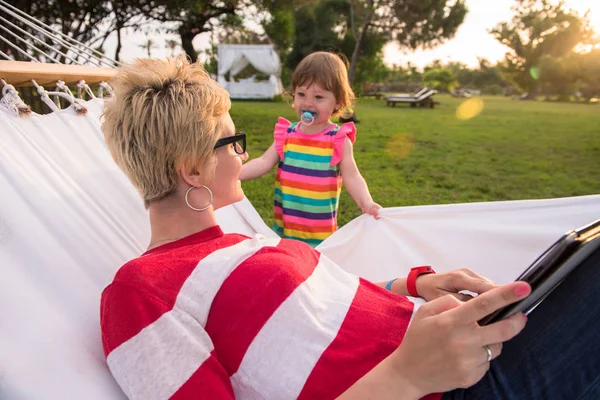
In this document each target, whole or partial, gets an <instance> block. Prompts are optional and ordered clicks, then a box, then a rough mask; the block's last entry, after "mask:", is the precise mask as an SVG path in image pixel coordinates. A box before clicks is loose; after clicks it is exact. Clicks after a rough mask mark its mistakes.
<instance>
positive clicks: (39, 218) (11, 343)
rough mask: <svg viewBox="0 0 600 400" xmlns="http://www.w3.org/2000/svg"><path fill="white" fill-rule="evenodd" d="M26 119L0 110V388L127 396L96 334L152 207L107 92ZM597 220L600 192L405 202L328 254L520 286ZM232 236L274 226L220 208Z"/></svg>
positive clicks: (397, 270)
mask: <svg viewBox="0 0 600 400" xmlns="http://www.w3.org/2000/svg"><path fill="white" fill-rule="evenodd" d="M84 103H85V107H86V108H87V109H88V113H87V115H78V114H77V113H76V112H75V111H74V110H73V108H72V107H70V108H68V109H65V110H62V111H59V112H56V113H53V114H50V115H43V116H42V115H36V114H33V115H30V116H29V117H18V116H16V115H15V113H14V112H10V111H7V110H5V109H3V108H2V107H1V106H0V127H1V128H0V190H1V196H0V354H2V357H0V393H1V397H2V398H7V399H36V400H38V399H39V400H45V399H89V400H95V399H98V400H101V399H102V400H103V399H120V398H124V395H123V394H122V392H121V391H120V389H119V388H118V386H117V385H116V383H115V382H114V380H113V379H112V377H111V375H110V372H109V371H108V369H107V367H106V363H105V360H104V356H103V353H102V347H101V342H100V332H99V321H98V319H99V315H98V314H99V299H100V293H101V291H102V289H103V288H104V287H105V286H106V285H107V284H108V283H109V282H110V280H111V279H112V276H113V274H114V273H115V271H116V270H117V269H118V268H119V266H120V265H122V264H123V263H124V262H125V261H127V260H128V259H130V258H132V257H135V256H137V255H139V254H140V253H141V252H142V251H143V250H144V248H145V246H146V245H147V243H148V235H149V227H148V220H147V214H146V211H145V210H144V208H143V206H142V202H141V200H140V199H139V196H138V194H137V193H136V191H135V189H134V188H133V187H132V186H131V184H130V183H129V181H128V180H127V179H126V177H125V176H124V175H123V174H122V173H121V171H120V170H119V169H118V168H117V167H116V166H115V164H114V163H113V161H112V159H111V157H110V154H109V153H108V151H107V149H106V147H105V146H104V143H103V139H102V135H101V132H100V125H99V120H98V118H99V115H100V107H101V104H102V100H100V99H96V100H92V101H88V102H84ZM599 217H600V196H598V195H595V196H584V197H577V198H566V199H554V200H535V201H517V202H496V203H475V204H457V205H443V206H424V207H402V208H391V209H385V210H383V211H382V219H381V220H379V221H375V220H374V219H373V218H372V217H370V216H362V217H359V218H357V219H356V220H354V221H352V222H350V223H349V224H347V225H346V226H344V227H343V228H342V229H340V230H339V231H338V232H337V233H335V234H334V235H333V236H331V237H330V238H329V239H327V240H326V241H325V242H324V243H323V244H322V245H321V246H320V247H319V249H320V250H321V251H322V252H323V253H324V254H326V255H328V256H329V257H331V258H332V259H334V260H335V261H337V262H338V263H339V264H340V265H341V266H342V267H344V268H346V269H347V270H348V271H350V272H353V273H356V274H358V275H361V276H364V277H366V278H369V279H373V280H385V279H388V278H391V277H396V276H403V275H405V274H406V271H407V269H408V268H410V267H412V266H414V265H418V264H431V265H434V267H435V268H436V269H438V270H440V271H442V270H449V269H453V268H456V267H469V268H472V269H473V270H475V271H478V272H482V273H485V274H486V275H488V276H489V277H490V278H492V279H494V280H496V281H497V282H507V281H510V280H512V279H513V278H514V277H515V276H516V275H518V273H519V272H520V270H521V269H523V268H524V267H526V266H527V265H528V264H529V263H530V262H531V261H532V260H533V259H534V258H535V257H536V256H537V255H538V254H539V253H540V252H541V251H542V250H544V249H545V248H546V247H547V246H548V245H549V244H551V242H552V241H554V240H555V239H557V238H558V236H560V235H561V234H562V233H563V232H565V231H566V230H569V229H572V228H575V227H577V226H580V225H583V224H585V223H587V222H590V221H592V220H594V219H597V218H599ZM218 218H219V222H220V224H221V225H222V226H223V228H224V230H225V231H227V232H240V233H244V234H247V235H252V234H254V233H261V234H263V235H266V236H274V235H275V234H274V233H273V232H272V231H271V230H270V229H269V228H268V227H267V226H266V225H265V224H264V222H263V221H262V219H261V218H260V216H259V215H258V213H257V212H256V210H255V209H254V208H253V207H252V205H251V204H250V202H249V201H247V200H244V201H242V202H240V203H238V204H235V205H232V206H230V207H227V208H225V209H222V210H219V211H218Z"/></svg>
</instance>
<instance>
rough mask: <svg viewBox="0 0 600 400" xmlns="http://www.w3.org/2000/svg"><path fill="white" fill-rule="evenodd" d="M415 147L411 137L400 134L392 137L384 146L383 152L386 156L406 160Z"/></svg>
mask: <svg viewBox="0 0 600 400" xmlns="http://www.w3.org/2000/svg"><path fill="white" fill-rule="evenodd" d="M414 147H415V143H414V140H413V138H412V136H411V135H409V134H405V133H400V134H398V135H396V136H393V137H392V138H391V139H390V140H389V141H388V142H387V143H386V145H385V152H386V154H387V155H388V156H390V157H392V158H395V159H402V158H406V157H408V156H409V155H410V153H412V151H413V148H414Z"/></svg>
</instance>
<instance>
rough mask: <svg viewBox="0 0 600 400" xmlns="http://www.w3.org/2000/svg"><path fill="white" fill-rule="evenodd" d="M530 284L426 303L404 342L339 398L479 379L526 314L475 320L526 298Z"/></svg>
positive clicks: (387, 395) (386, 395) (421, 391)
mask: <svg viewBox="0 0 600 400" xmlns="http://www.w3.org/2000/svg"><path fill="white" fill-rule="evenodd" d="M529 293H531V287H530V286H529V285H528V284H527V283H525V282H513V283H509V284H508V285H502V286H498V287H496V288H494V289H492V290H489V291H487V292H485V293H483V294H481V295H480V296H477V297H476V298H474V299H473V300H471V301H468V302H461V301H460V300H458V299H457V298H456V297H454V296H450V295H446V296H444V297H440V298H438V299H435V300H433V301H430V302H429V303H426V304H424V305H422V306H421V307H420V308H419V309H418V310H417V312H416V313H415V316H414V318H413V320H412V322H411V324H410V326H409V328H408V331H407V332H406V335H404V339H403V340H402V344H401V345H400V346H399V347H398V348H397V349H396V350H395V351H394V352H393V353H392V354H390V355H389V356H388V357H387V358H386V359H384V360H383V361H382V362H381V363H379V364H378V365H377V366H376V367H375V368H373V369H372V370H371V371H369V372H368V373H367V374H366V375H364V376H363V377H362V378H360V379H359V380H358V381H357V382H355V383H354V385H352V387H350V388H349V389H348V390H347V391H346V392H344V394H343V395H342V396H340V399H364V398H373V399H379V400H386V399H398V398H402V399H419V398H421V397H423V396H425V395H426V394H429V393H440V392H447V391H449V390H452V389H456V388H466V387H469V386H472V385H474V384H475V383H477V382H478V381H479V380H480V379H481V378H482V377H483V376H484V375H485V373H486V372H487V370H488V369H489V368H490V364H489V363H488V353H487V350H486V349H485V347H484V346H488V347H489V348H490V350H491V351H492V359H493V358H496V357H498V355H499V354H500V352H501V351H502V342H505V341H507V340H509V339H511V338H513V337H514V336H515V335H517V334H518V333H519V332H521V330H522V329H523V328H524V327H525V317H524V316H523V314H521V313H519V314H515V315H513V316H512V317H510V318H507V319H504V320H502V321H498V322H495V323H493V324H490V325H486V326H479V324H478V323H477V321H479V320H480V319H482V318H483V317H485V316H486V315H488V314H490V313H492V312H494V311H496V310H497V309H499V308H502V307H504V306H506V305H508V304H511V303H514V302H515V301H518V300H521V299H523V298H525V297H527V296H528V295H529Z"/></svg>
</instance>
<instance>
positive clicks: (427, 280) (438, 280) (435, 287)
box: [416, 268, 497, 301]
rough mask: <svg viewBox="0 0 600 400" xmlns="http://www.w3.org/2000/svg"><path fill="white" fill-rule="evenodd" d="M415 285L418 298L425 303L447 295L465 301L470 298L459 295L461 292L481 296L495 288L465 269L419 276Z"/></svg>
mask: <svg viewBox="0 0 600 400" xmlns="http://www.w3.org/2000/svg"><path fill="white" fill-rule="evenodd" d="M416 285H417V293H418V294H419V296H421V297H422V298H424V299H425V300H427V301H431V300H434V299H437V298H438V297H442V296H445V295H447V294H450V295H452V296H454V297H456V298H457V299H458V300H462V301H467V300H470V299H471V298H472V296H470V295H468V294H463V293H459V292H460V291H461V290H468V291H469V292H473V293H477V294H481V293H484V292H487V291H488V290H490V289H493V288H495V287H496V286H497V285H496V284H495V283H494V282H492V281H491V280H489V279H487V278H485V277H483V276H481V275H479V274H477V273H475V272H473V271H471V270H470V269H467V268H463V269H459V270H456V271H451V272H445V273H441V274H427V275H421V276H419V277H418V278H417V281H416Z"/></svg>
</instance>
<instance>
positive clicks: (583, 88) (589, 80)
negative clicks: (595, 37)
mask: <svg viewBox="0 0 600 400" xmlns="http://www.w3.org/2000/svg"><path fill="white" fill-rule="evenodd" d="M574 62H575V63H576V65H577V72H576V75H577V79H578V87H579V91H580V92H581V94H582V95H583V97H585V99H586V101H590V100H591V99H592V98H593V97H600V73H598V71H600V48H596V49H593V50H591V51H589V52H587V53H583V54H581V53H580V54H576V55H574Z"/></svg>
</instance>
